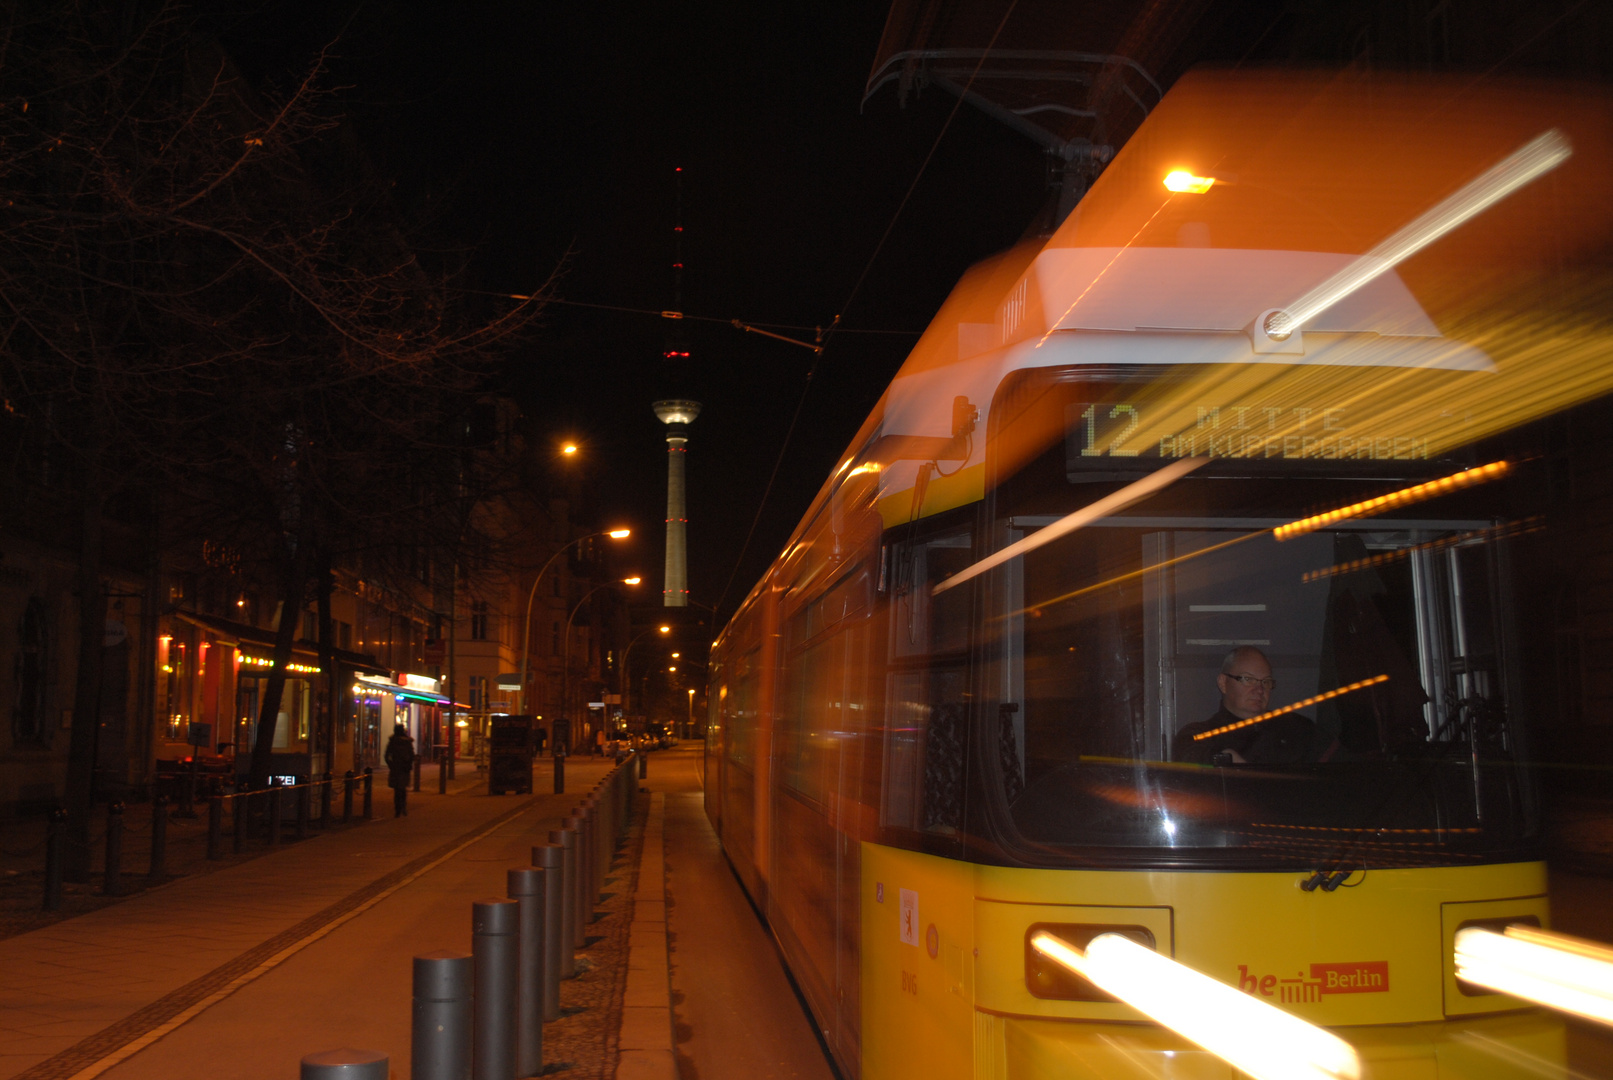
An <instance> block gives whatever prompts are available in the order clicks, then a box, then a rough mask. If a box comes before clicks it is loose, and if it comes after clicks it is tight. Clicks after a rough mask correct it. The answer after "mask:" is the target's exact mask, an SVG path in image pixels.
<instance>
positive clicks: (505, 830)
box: [0, 758, 611, 1080]
mask: <svg viewBox="0 0 1613 1080" xmlns="http://www.w3.org/2000/svg"><path fill="white" fill-rule="evenodd" d="M610 764H611V763H608V762H603V761H594V760H589V759H581V758H573V759H572V760H571V762H569V763H568V769H567V772H568V775H567V781H568V783H567V788H568V793H567V794H565V795H551V794H548V792H549V791H550V790H551V789H550V786H549V784H550V774H549V770H548V768H547V765H546V763H540V765H539V767H538V768H537V770H536V775H535V777H534V786H535V790H536V791H538V792H539V794H537V795H535V796H501V797H496V798H495V797H486V796H481V797H476V796H474V795H471V794H470V792H471V790H472V789H474V787H475V786H476V784H477V783H478V781H477V780H476V779H474V778H473V776H464V775H463V774H462V777H461V778H460V780H459V781H457V782H456V784H455V786H454V787H453V788H452V789H451V792H452V793H451V794H450V795H448V796H446V797H444V796H438V795H436V794H435V791H434V787H435V785H434V784H428V783H425V782H424V781H425V778H423V782H422V789H423V790H422V791H421V792H420V794H418V795H415V794H413V793H411V795H410V813H409V816H408V817H407V818H402V819H393V818H392V817H391V797H390V792H386V791H384V789H383V790H378V791H377V792H376V800H375V802H376V805H375V812H376V819H375V820H374V821H372V822H370V823H368V824H365V825H361V826H353V827H350V828H347V829H342V830H334V829H333V830H332V831H331V832H329V833H328V834H326V835H323V836H321V835H317V834H316V835H314V836H312V837H310V838H309V839H308V840H306V841H302V842H297V843H291V844H288V845H287V846H285V847H283V848H282V849H280V850H278V851H275V852H273V853H271V854H265V855H262V856H261V857H258V858H255V859H252V860H250V861H246V862H242V863H239V864H237V865H235V866H231V867H228V868H227V869H223V870H219V871H217V872H213V873H206V874H199V875H195V876H191V877H185V878H181V879H179V880H177V881H174V882H172V883H170V884H168V885H166V886H163V887H159V888H155V889H152V890H148V891H147V892H145V893H142V894H140V895H138V896H135V897H132V898H129V899H127V900H123V901H121V902H117V903H113V904H111V905H109V906H107V907H103V908H102V909H100V910H98V911H94V912H91V913H89V914H85V915H81V916H79V917H77V918H73V919H69V920H66V921H64V922H60V923H57V924H55V925H52V926H49V927H46V928H44V929H40V930H35V931H33V932H30V933H26V934H21V935H18V936H15V937H12V938H9V939H6V940H3V941H0V970H3V971H5V972H6V977H5V980H4V983H3V986H0V1078H11V1077H15V1078H18V1080H55V1078H67V1077H74V1078H82V1080H88V1078H89V1077H92V1076H96V1075H99V1074H100V1073H102V1072H105V1071H107V1070H108V1069H111V1068H113V1067H114V1066H118V1064H119V1063H120V1062H124V1063H125V1064H124V1065H123V1067H121V1068H119V1069H118V1075H120V1076H122V1075H130V1076H133V1075H145V1074H147V1069H145V1068H142V1067H138V1066H141V1065H142V1060H143V1058H145V1057H146V1056H147V1055H141V1054H140V1053H139V1052H140V1051H141V1050H143V1049H145V1048H146V1047H148V1046H151V1045H152V1044H153V1043H155V1042H156V1041H157V1040H158V1039H162V1038H163V1037H164V1036H165V1035H169V1034H170V1033H172V1032H175V1031H177V1030H178V1029H180V1028H181V1027H184V1026H185V1025H187V1023H188V1022H189V1021H190V1020H192V1019H194V1018H196V1017H198V1016H202V1015H203V1014H204V1013H206V1011H207V1010H209V1009H211V1008H212V1007H213V1006H215V1005H218V1004H220V1003H221V1002H224V1001H225V1000H226V999H227V998H230V997H231V996H232V995H237V994H238V992H239V991H242V990H243V989H245V988H247V987H249V986H254V985H255V984H258V983H259V981H260V980H261V981H262V983H265V984H266V983H268V982H270V981H271V980H269V979H264V978H263V977H264V976H266V975H269V974H270V973H271V972H274V971H275V970H276V969H280V968H282V966H285V967H286V968H288V969H289V968H290V967H292V966H294V964H293V963H292V962H293V961H295V962H296V963H308V962H312V961H314V960H318V961H319V962H321V963H323V964H325V965H326V966H327V967H331V966H333V967H334V970H335V971H336V972H338V973H339V972H342V971H345V972H347V974H348V976H349V977H350V978H352V979H354V980H356V985H357V986H358V987H360V988H361V990H360V991H359V992H358V993H357V994H356V995H352V996H355V997H356V999H357V1000H351V1001H348V1000H344V999H341V998H340V997H339V996H338V997H333V996H332V995H330V994H328V993H324V992H322V991H323V990H324V989H325V984H327V983H328V982H329V980H330V979H331V971H329V970H327V971H325V972H323V973H322V974H317V973H309V974H311V975H312V977H311V978H304V979H301V980H294V981H292V983H291V984H290V985H289V986H288V987H285V988H282V990H281V993H280V994H279V995H276V998H275V999H273V1000H268V1001H264V1002H259V1003H258V1005H257V1006H256V1016H257V1023H256V1025H255V1030H256V1033H257V1036H258V1038H257V1040H256V1041H255V1043H254V1044H243V1043H242V1042H241V1041H239V1040H238V1039H230V1038H224V1039H219V1038H218V1037H217V1035H216V1034H210V1033H209V1032H208V1030H207V1029H208V1028H209V1027H210V1026H213V1025H211V1024H210V1023H209V1022H204V1023H198V1024H193V1025H190V1027H189V1028H188V1029H187V1031H186V1034H187V1035H190V1036H192V1037H197V1038H202V1039H204V1040H208V1041H209V1042H210V1044H211V1045H213V1046H214V1047H215V1048H216V1050H217V1052H219V1053H221V1054H223V1055H224V1059H223V1062H222V1067H223V1070H224V1074H226V1075H235V1076H249V1075H264V1076H289V1075H292V1073H291V1072H289V1071H286V1070H285V1069H284V1068H279V1067H278V1066H277V1067H275V1068H269V1067H268V1062H269V1061H271V1060H274V1058H275V1056H276V1055H277V1054H278V1056H286V1055H291V1056H290V1061H291V1063H292V1065H293V1066H294V1064H295V1060H296V1059H297V1058H298V1057H300V1056H301V1055H302V1054H306V1053H312V1052H315V1051H317V1050H322V1049H329V1048H330V1046H327V1045H324V1041H328V1040H324V1039H323V1036H322V1035H321V1034H320V1033H318V1032H305V1031H301V1030H298V1028H297V1025H295V1024H293V1023H290V1020H291V1014H294V1013H296V1012H297V1011H298V1010H299V1009H301V1010H304V1011H307V1010H309V1009H313V1010H315V1011H316V1012H317V1013H318V1014H320V1015H326V1014H330V1013H331V1012H332V1010H333V1009H336V1010H338V1011H353V1010H356V1011H357V1012H358V1013H360V1014H366V1015H367V1014H369V1013H378V1012H379V1011H380V1010H381V1008H382V1006H381V1001H380V1000H379V999H381V998H395V997H397V996H398V995H399V994H400V993H401V999H402V1000H401V1005H399V1006H387V1008H388V1009H389V1010H390V1012H388V1016H389V1018H390V1020H389V1022H394V1023H395V1024H401V1025H402V1026H403V1028H404V1030H405V1031H406V1030H407V1024H408V1005H407V1001H408V996H409V988H408V980H407V976H406V974H405V975H404V976H403V978H402V979H401V980H400V979H399V978H398V974H397V973H396V972H391V971H390V970H389V971H388V974H387V978H386V980H385V984H384V987H383V984H382V983H381V982H379V981H378V976H379V971H378V969H377V968H376V967H375V965H376V964H377V963H378V962H379V961H378V960H377V959H376V956H375V954H373V953H368V954H367V953H364V952H362V950H361V951H359V952H358V953H354V954H350V953H349V952H348V951H347V949H346V948H345V947H344V946H342V945H340V943H339V942H338V935H339V934H340V933H348V932H356V931H357V930H358V929H360V927H359V926H358V924H363V927H364V928H369V929H370V930H371V932H373V933H379V934H380V935H381V938H382V939H383V940H385V942H386V946H387V948H386V949H384V950H383V952H382V954H381V955H382V956H384V958H385V959H387V960H389V961H390V960H396V961H397V965H401V971H402V972H406V971H407V968H408V963H409V958H410V957H411V956H412V955H413V954H415V953H420V952H428V951H432V950H436V949H442V948H462V949H466V950H468V947H469V937H470V934H469V929H470V928H469V904H470V901H472V900H475V899H479V898H481V897H482V896H484V895H502V894H503V891H504V890H503V874H504V870H505V869H506V868H507V867H508V866H511V865H515V864H517V863H525V862H527V861H528V858H527V857H524V856H526V855H527V852H526V849H527V848H529V847H530V845H531V844H532V843H538V842H544V841H545V840H546V839H547V832H548V829H550V828H553V827H555V824H556V822H557V821H558V818H559V817H560V815H562V814H563V813H564V812H566V811H567V810H569V809H570V807H571V806H572V805H574V804H575V802H576V800H577V798H579V797H580V795H581V793H583V792H586V791H587V790H588V789H590V788H591V787H592V786H593V784H594V783H595V782H596V781H597V780H598V779H599V777H601V776H602V775H604V773H605V772H606V771H607V769H608V768H609V765H610ZM431 779H435V778H434V777H432V778H431ZM383 800H384V801H383ZM518 855H519V856H523V857H520V858H517V856H518ZM450 878H452V879H453V881H452V882H450V881H449V879H450ZM445 883H447V884H449V885H451V886H452V887H447V888H444V887H443V886H444V885H445ZM467 889H479V890H480V891H466V890H467ZM425 902H429V903H438V902H440V903H441V904H442V905H444V906H443V911H442V913H441V914H439V915H437V916H434V917H433V919H431V920H428V921H426V922H424V923H423V924H420V925H421V929H420V930H419V931H418V932H417V933H416V934H415V935H413V937H412V939H406V940H398V939H397V936H396V935H395V934H391V933H389V932H388V931H389V927H390V925H391V924H390V922H389V919H388V918H387V916H388V914H389V913H390V915H391V916H393V917H396V916H397V915H398V914H399V910H400V908H401V907H402V906H406V904H407V903H425ZM372 911H373V912H375V915H376V916H377V917H370V918H364V919H360V918H358V917H359V916H363V915H365V914H366V913H367V912H372ZM344 924H345V925H344ZM438 927H440V928H441V930H440V933H439V932H438V930H437V928H438ZM322 939H323V940H324V944H323V945H322V946H321V947H320V948H317V949H309V950H308V951H307V953H306V954H303V950H304V949H306V948H307V947H308V946H310V945H312V944H314V943H315V942H319V941H321V940H322ZM299 954H302V955H299ZM394 966H396V965H394ZM372 972H373V974H372ZM400 981H401V986H400V985H397V984H398V983H399V982H400ZM597 981H598V980H596V982H597ZM367 986H371V987H373V989H374V990H375V991H376V992H375V993H372V994H370V995H368V998H366V994H365V993H364V992H363V990H362V988H365V987H367ZM383 988H384V990H385V993H381V992H380V991H381V990H382V989H383ZM390 1013H397V1014H398V1015H397V1016H396V1017H390ZM212 1019H213V1018H212V1017H211V1016H209V1017H207V1018H206V1020H207V1021H211V1020H212ZM322 1040H323V1041H322ZM343 1041H344V1042H345V1041H347V1040H343ZM315 1042H318V1043H319V1045H314V1043H315ZM358 1044H359V1045H363V1044H362V1042H359V1043H358ZM331 1045H338V1043H332V1044H331ZM375 1048H376V1049H383V1050H385V1051H386V1052H388V1053H390V1054H391V1055H392V1056H393V1060H394V1064H395V1067H396V1068H397V1075H400V1076H401V1075H404V1074H405V1073H404V1070H405V1069H406V1067H407V1066H406V1063H407V1056H408V1043H407V1037H406V1036H405V1038H404V1040H403V1042H402V1043H401V1044H399V1045H395V1046H387V1047H381V1046H377V1047H375ZM136 1055H138V1056H136ZM169 1064H170V1065H172V1063H171V1062H170V1063H169ZM131 1070H132V1071H131ZM209 1072H210V1070H209V1069H206V1068H202V1067H199V1065H198V1066H182V1067H181V1068H180V1070H179V1073H184V1074H192V1075H203V1074H208V1073H209ZM177 1074H178V1073H176V1072H175V1071H173V1070H172V1069H171V1068H169V1069H165V1070H164V1071H163V1075H169V1076H171V1075H177ZM150 1075H153V1076H155V1075H157V1073H156V1072H151V1073H150Z"/></svg>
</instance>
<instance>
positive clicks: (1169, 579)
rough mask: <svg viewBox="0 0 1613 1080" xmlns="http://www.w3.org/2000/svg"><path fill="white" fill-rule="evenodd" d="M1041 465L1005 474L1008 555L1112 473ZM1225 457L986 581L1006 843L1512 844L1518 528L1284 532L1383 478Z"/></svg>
mask: <svg viewBox="0 0 1613 1080" xmlns="http://www.w3.org/2000/svg"><path fill="white" fill-rule="evenodd" d="M1076 435H1077V436H1079V435H1080V432H1079V431H1077V432H1076ZM1044 457H1045V458H1046V459H1047V461H1046V464H1048V465H1049V466H1050V467H1049V468H1045V469H1042V470H1041V471H1040V472H1039V471H1038V470H1037V468H1036V467H1034V466H1032V467H1029V468H1027V470H1026V471H1025V474H1024V475H1023V476H1021V477H1017V478H1015V479H1014V481H1013V482H1010V483H1007V484H1006V485H1005V486H1004V487H1003V488H1002V489H1000V494H999V498H998V499H997V500H996V504H997V520H996V522H995V527H996V528H995V531H996V541H995V542H994V543H995V544H996V545H997V546H1001V545H1005V544H1007V543H1011V542H1013V541H1014V540H1016V539H1019V538H1022V537H1025V536H1029V535H1032V534H1034V533H1035V532H1037V531H1038V530H1040V529H1043V528H1046V527H1047V526H1049V525H1051V524H1052V523H1053V522H1054V521H1056V520H1058V519H1059V517H1061V516H1062V515H1063V514H1064V513H1068V512H1070V511H1072V510H1075V509H1077V508H1079V507H1081V506H1084V505H1087V504H1088V503H1090V502H1092V501H1093V499H1094V498H1096V497H1097V495H1101V494H1105V493H1106V492H1107V490H1112V489H1113V488H1114V487H1115V486H1117V483H1116V482H1114V481H1113V480H1112V477H1106V476H1104V475H1103V474H1101V473H1100V472H1098V471H1097V470H1098V467H1101V463H1081V462H1074V463H1073V464H1072V461H1073V459H1069V458H1065V459H1062V460H1059V454H1057V453H1049V454H1048V455H1044ZM1084 464H1086V465H1088V469H1089V471H1088V472H1087V473H1085V474H1082V473H1081V472H1080V467H1081V466H1082V465H1084ZM1222 466H1223V467H1222V468H1220V469H1219V470H1218V472H1219V475H1215V476H1211V477H1203V478H1196V479H1195V478H1190V479H1188V480H1186V481H1182V482H1181V483H1179V484H1178V485H1177V487H1176V489H1174V490H1173V492H1172V493H1171V494H1170V495H1169V496H1168V497H1165V498H1160V499H1155V500H1151V501H1150V502H1148V503H1145V504H1140V505H1138V506H1136V507H1134V508H1131V509H1129V510H1127V511H1125V512H1124V513H1122V514H1120V515H1117V516H1111V517H1107V518H1102V519H1100V520H1097V521H1095V522H1091V523H1089V524H1088V525H1086V526H1085V527H1083V528H1081V529H1079V530H1077V531H1076V532H1074V533H1071V534H1070V535H1067V536H1064V537H1061V538H1059V539H1057V540H1054V541H1052V542H1050V543H1047V544H1045V545H1044V546H1042V547H1039V548H1036V549H1035V550H1032V551H1030V552H1029V553H1027V554H1025V555H1024V556H1022V557H1021V558H1018V559H1015V560H1013V561H1011V562H1010V563H1008V564H1005V565H1004V566H1003V567H1002V568H1000V569H998V570H996V571H993V572H992V574H991V575H990V578H989V581H988V584H987V587H986V588H985V589H984V590H983V593H982V595H983V597H984V601H983V602H984V604H985V610H984V611H983V612H982V613H981V614H982V616H983V617H982V619H981V625H982V626H983V627H984V633H983V642H984V645H985V648H984V650H983V651H984V655H985V656H986V657H988V658H989V659H988V660H987V662H986V664H985V667H984V668H983V669H982V679H981V684H982V688H983V689H986V690H987V692H986V693H985V694H983V695H981V699H982V701H983V703H984V704H985V705H986V709H985V710H982V712H985V713H991V712H994V713H995V715H994V716H990V715H981V712H977V716H980V718H981V719H980V721H979V722H983V723H984V726H985V727H988V728H995V730H994V731H992V732H989V733H987V735H986V737H985V738H983V739H981V740H980V741H979V742H978V743H977V753H979V754H980V756H981V758H983V759H984V760H985V762H986V771H988V772H994V773H995V774H996V781H997V782H996V784H995V785H994V786H995V787H996V789H997V790H998V791H999V792H1000V795H1001V800H1002V805H1003V806H1004V807H1005V809H1006V811H1007V813H1006V818H1007V822H1006V823H1005V824H1006V828H1004V830H1003V831H1005V832H1007V833H1009V834H1011V835H1012V836H1013V840H1012V842H1011V846H1017V847H1019V848H1020V849H1021V850H1022V851H1025V852H1027V853H1031V857H1033V858H1051V859H1065V858H1071V857H1075V858H1077V859H1078V858H1079V855H1078V852H1079V851H1080V850H1081V849H1102V855H1101V857H1102V858H1104V859H1106V860H1111V861H1112V860H1113V859H1115V858H1116V857H1117V856H1118V857H1120V858H1124V854H1123V852H1121V851H1117V849H1131V850H1133V851H1134V853H1135V854H1136V855H1137V857H1138V858H1140V859H1144V860H1147V861H1155V862H1157V861H1158V860H1159V859H1160V858H1161V857H1162V856H1163V857H1165V858H1166V859H1167V861H1169V862H1173V863H1183V864H1191V863H1194V862H1202V861H1214V862H1217V863H1224V862H1225V861H1226V860H1227V859H1228V858H1231V859H1233V860H1235V861H1241V862H1249V863H1251V864H1254V865H1261V864H1264V865H1273V864H1289V863H1298V864H1300V865H1309V866H1324V865H1326V866H1345V865H1354V866H1369V865H1370V866H1394V865H1424V864H1428V863H1430V862H1434V863H1442V862H1443V863H1454V864H1460V863H1463V862H1469V861H1474V860H1477V859H1482V858H1494V857H1496V855H1497V854H1499V853H1501V852H1503V851H1516V850H1521V849H1523V848H1524V847H1525V846H1526V844H1527V842H1528V840H1529V838H1530V837H1531V835H1532V833H1533V831H1534V828H1533V810H1532V802H1533V800H1532V797H1531V795H1530V792H1529V790H1528V789H1527V786H1526V784H1525V783H1524V781H1523V779H1522V777H1521V775H1520V770H1518V769H1517V767H1516V765H1515V763H1516V762H1518V761H1519V760H1521V758H1522V756H1523V732H1522V729H1521V725H1520V723H1519V722H1518V720H1517V718H1516V716H1515V715H1514V713H1515V712H1516V710H1515V709H1513V708H1511V707H1510V705H1509V701H1510V698H1509V695H1511V694H1514V693H1515V691H1514V689H1513V688H1514V687H1515V684H1516V677H1515V675H1514V674H1513V673H1511V672H1510V671H1509V664H1510V663H1511V662H1512V650H1511V649H1510V648H1509V638H1508V633H1509V631H1508V625H1507V615H1506V610H1507V606H1508V605H1507V602H1506V595H1505V574H1504V567H1505V559H1504V551H1505V548H1506V543H1507V540H1508V537H1509V536H1510V535H1511V534H1512V533H1514V532H1516V531H1517V530H1518V526H1517V525H1516V524H1509V523H1506V522H1504V521H1500V520H1498V519H1497V518H1495V517H1494V516H1488V515H1483V514H1479V513H1475V512H1474V511H1475V509H1476V507H1477V506H1478V505H1479V504H1478V503H1476V502H1474V501H1471V500H1470V501H1468V502H1466V503H1461V504H1454V503H1451V501H1450V500H1445V501H1444V502H1443V503H1442V502H1438V501H1436V502H1433V503H1430V504H1427V505H1425V506H1422V507H1419V508H1418V510H1419V511H1421V512H1420V513H1417V515H1416V516H1415V517H1413V516H1411V513H1412V512H1409V511H1408V512H1404V513H1403V514H1402V515H1401V516H1400V517H1397V518H1386V517H1367V518H1359V519H1351V520H1345V521H1339V522H1335V523H1334V524H1333V525H1332V526H1331V527H1329V528H1326V529H1320V530H1317V531H1312V532H1309V533H1306V534H1304V535H1300V536H1294V537H1291V538H1289V539H1285V540H1281V541H1279V540H1278V539H1277V538H1276V537H1275V535H1274V533H1273V529H1274V528H1275V527H1276V526H1278V525H1282V524H1285V523H1287V522H1289V521H1292V520H1294V519H1295V518H1296V517H1302V516H1304V514H1305V513H1308V512H1311V511H1314V510H1316V509H1326V508H1328V507H1329V506H1337V505H1343V504H1344V503H1348V502H1350V501H1352V499H1353V498H1355V497H1358V496H1359V495H1360V494H1361V493H1362V492H1367V491H1370V492H1372V493H1377V492H1381V491H1383V490H1387V489H1388V488H1389V487H1393V486H1394V484H1393V483H1392V482H1389V481H1386V480H1385V479H1383V478H1379V477H1373V476H1370V475H1369V476H1366V477H1362V476H1361V475H1359V472H1360V470H1355V469H1344V470H1334V472H1335V473H1336V474H1337V475H1330V474H1329V473H1328V472H1327V470H1326V469H1321V470H1312V471H1311V473H1310V474H1309V475H1306V476H1303V477H1295V476H1292V475H1289V476H1284V475H1282V474H1281V471H1280V470H1273V469H1269V468H1268V469H1266V470H1264V472H1263V473H1262V474H1261V475H1256V476H1250V475H1239V473H1240V471H1245V472H1246V470H1240V469H1239V467H1238V466H1237V464H1236V463H1222ZM1435 467H1436V466H1435V463H1429V462H1420V463H1416V464H1415V465H1413V464H1412V463H1401V468H1400V470H1399V471H1400V473H1401V476H1402V477H1403V478H1404V482H1408V483H1414V482H1416V480H1417V479H1419V478H1421V477H1420V476H1419V473H1420V472H1427V471H1428V470H1429V469H1433V468H1435ZM1437 467H1438V468H1440V469H1448V463H1446V464H1445V465H1439V466H1437ZM1212 471H1215V470H1212ZM1059 473H1062V474H1063V475H1058V474H1059ZM1049 479H1052V480H1053V481H1054V482H1053V483H1049V482H1048V481H1049ZM1094 490H1096V491H1097V495H1095V494H1094ZM944 595H945V594H943V597H944ZM988 743H990V744H992V745H991V747H987V745H986V744H988ZM987 750H991V752H989V753H988V752H987ZM1008 823H1011V824H1008Z"/></svg>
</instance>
